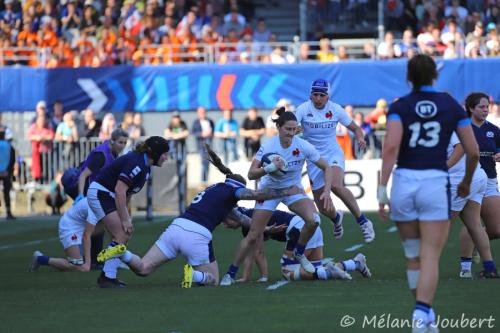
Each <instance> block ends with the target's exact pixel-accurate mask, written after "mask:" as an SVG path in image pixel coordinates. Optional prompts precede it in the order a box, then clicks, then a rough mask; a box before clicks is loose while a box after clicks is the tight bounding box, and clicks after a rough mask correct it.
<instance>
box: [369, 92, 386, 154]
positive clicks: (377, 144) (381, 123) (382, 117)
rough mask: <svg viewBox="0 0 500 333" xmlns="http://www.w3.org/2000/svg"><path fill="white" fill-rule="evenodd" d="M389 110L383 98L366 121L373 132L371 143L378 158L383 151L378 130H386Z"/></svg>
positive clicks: (370, 137) (370, 136) (370, 135)
mask: <svg viewBox="0 0 500 333" xmlns="http://www.w3.org/2000/svg"><path fill="white" fill-rule="evenodd" d="M388 110H389V108H388V106H387V102H386V100H385V99H383V98H381V99H379V100H378V101H377V104H376V106H375V109H373V111H371V112H370V113H369V114H368V115H367V116H366V118H365V121H366V122H367V123H369V124H370V127H371V129H372V131H371V132H370V134H369V139H370V140H369V142H370V143H373V149H374V150H375V152H376V156H373V157H375V158H376V157H377V156H378V154H379V152H380V151H382V142H381V141H380V140H379V139H378V137H377V135H376V131H377V130H383V129H385V125H386V123H387V112H388Z"/></svg>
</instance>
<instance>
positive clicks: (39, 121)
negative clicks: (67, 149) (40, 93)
mask: <svg viewBox="0 0 500 333" xmlns="http://www.w3.org/2000/svg"><path fill="white" fill-rule="evenodd" d="M28 139H29V140H30V141H31V176H32V178H33V180H35V181H39V180H41V179H42V175H45V172H47V171H48V166H47V157H48V153H49V152H50V151H51V149H52V140H53V139H54V130H53V129H52V128H51V127H50V126H49V124H48V122H47V118H46V115H45V113H38V114H37V116H36V121H35V123H34V124H31V126H30V128H29V129H28ZM42 160H43V161H44V165H43V166H42ZM44 180H45V179H44Z"/></svg>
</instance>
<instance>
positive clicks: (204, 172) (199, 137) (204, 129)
mask: <svg viewBox="0 0 500 333" xmlns="http://www.w3.org/2000/svg"><path fill="white" fill-rule="evenodd" d="M196 112H197V114H198V118H197V119H196V120H195V121H194V123H193V127H192V129H191V132H192V133H193V135H194V136H195V137H196V146H197V149H198V153H199V154H200V157H201V165H202V168H201V181H202V182H203V183H206V182H208V169H209V162H208V159H207V157H208V154H207V151H206V149H205V144H207V145H209V146H211V145H212V138H213V136H214V122H213V121H212V119H209V118H207V111H206V109H205V108H204V107H203V106H199V107H198V109H197V110H196Z"/></svg>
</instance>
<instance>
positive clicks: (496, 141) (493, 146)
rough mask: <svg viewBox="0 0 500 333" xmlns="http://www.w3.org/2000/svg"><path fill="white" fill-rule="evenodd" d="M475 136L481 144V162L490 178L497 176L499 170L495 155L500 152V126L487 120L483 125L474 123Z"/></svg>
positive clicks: (479, 144)
mask: <svg viewBox="0 0 500 333" xmlns="http://www.w3.org/2000/svg"><path fill="white" fill-rule="evenodd" d="M472 129H473V130H474V136H475V137H476V141H477V144H478V146H479V154H480V155H479V156H480V157H479V163H480V164H481V168H483V169H484V171H485V172H486V175H487V176H488V178H497V170H496V165H495V163H496V162H495V160H494V159H493V155H495V154H496V153H500V128H498V127H497V126H495V125H493V124H492V123H490V122H488V121H485V122H484V123H483V124H482V125H481V127H477V126H476V125H474V124H473V125H472Z"/></svg>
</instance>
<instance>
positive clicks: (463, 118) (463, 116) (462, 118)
mask: <svg viewBox="0 0 500 333" xmlns="http://www.w3.org/2000/svg"><path fill="white" fill-rule="evenodd" d="M452 100H453V102H454V104H455V109H456V110H457V111H456V117H457V128H461V127H465V126H468V125H470V124H471V121H470V118H469V117H468V116H467V113H465V110H464V108H463V107H462V106H461V105H460V104H458V102H457V101H456V100H455V99H454V98H452Z"/></svg>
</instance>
